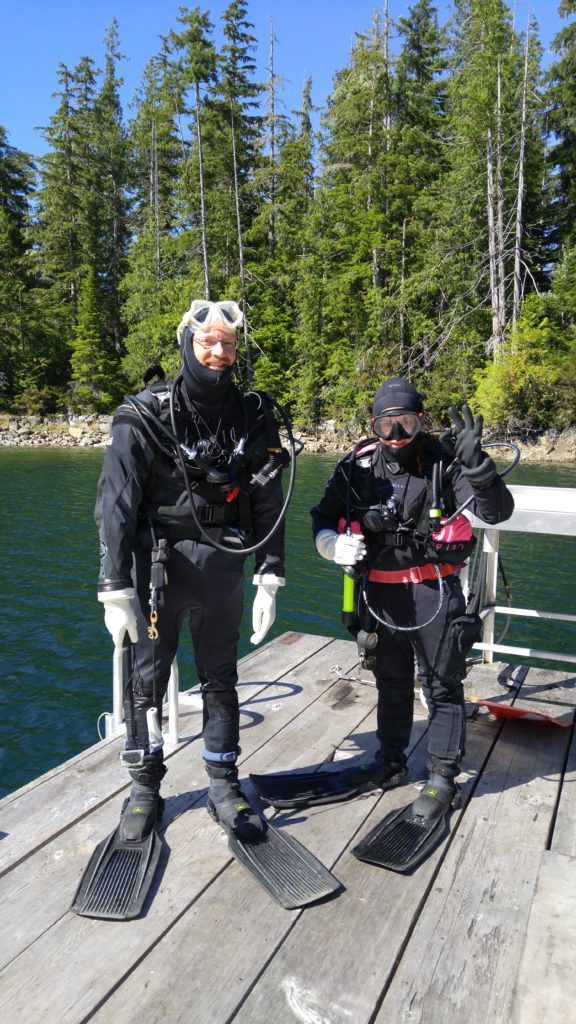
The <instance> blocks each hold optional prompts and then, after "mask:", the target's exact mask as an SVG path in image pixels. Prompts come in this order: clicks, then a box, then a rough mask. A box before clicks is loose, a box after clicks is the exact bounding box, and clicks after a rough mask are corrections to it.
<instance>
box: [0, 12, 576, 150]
mask: <svg viewBox="0 0 576 1024" xmlns="http://www.w3.org/2000/svg"><path fill="white" fill-rule="evenodd" d="M528 2H529V0H516V3H515V4H514V0H510V7H511V8H512V7H513V6H515V9H516V25H517V28H518V29H522V30H523V29H524V28H525V27H526V21H527V16H528ZM197 5H198V6H199V7H200V8H201V9H202V10H209V11H210V12H211V19H212V21H213V23H214V24H215V26H216V28H217V31H218V32H219V21H220V15H221V13H222V11H223V10H224V9H225V7H226V6H227V0H225V2H224V0H223V2H220V0H219V2H209V0H208V2H206V3H202V2H201V0H188V2H187V3H184V0H163V2H162V0H95V2H87V3H84V2H83V0H0V124H1V125H3V126H4V127H5V128H6V130H7V132H8V141H9V142H10V143H11V145H13V146H16V147H17V148H18V149H23V150H26V151H27V152H29V153H33V154H36V155H39V154H41V153H42V152H43V151H44V148H45V147H44V143H43V140H42V136H41V133H40V132H38V131H35V130H34V129H35V127H36V126H42V125H46V124H47V123H48V121H49V119H50V116H51V115H52V114H53V113H54V110H55V107H56V100H55V99H54V98H53V95H52V94H53V93H54V92H55V91H56V89H57V87H58V86H57V78H56V73H57V68H58V64H59V63H60V62H62V63H64V64H66V65H67V66H68V67H69V68H73V67H74V65H75V64H76V63H77V62H78V60H79V59H80V57H83V56H89V57H92V58H93V60H94V61H95V63H96V64H97V65H98V66H101V63H102V60H103V53H104V47H103V39H104V35H105V32H106V29H107V28H108V26H109V25H110V23H111V21H112V19H113V18H114V17H115V18H116V19H117V21H118V24H119V34H120V40H121V49H122V52H123V53H124V54H125V55H126V57H127V58H128V59H127V60H126V61H123V62H122V65H121V67H120V73H121V74H122V77H123V78H124V80H125V85H124V88H123V90H122V103H123V107H124V111H125V114H126V115H127V114H128V113H129V111H128V109H127V108H128V102H129V101H130V100H131V98H132V96H133V94H134V90H135V88H136V86H137V85H138V82H139V81H140V78H141V75H142V72H143V70H144V67H145V65H146V63H147V61H148V60H149V59H150V57H152V56H153V55H154V54H155V53H157V52H158V50H159V49H160V36H162V35H166V34H167V33H168V32H169V31H170V29H172V28H177V23H176V17H177V14H178V9H179V7H180V6H186V7H188V8H190V9H191V8H193V7H195V6H197ZM378 6H379V5H378V4H376V3H374V2H373V0H251V2H250V0H249V20H250V21H251V22H252V23H253V24H254V34H255V36H256V37H257V38H258V41H259V46H258V50H257V53H256V59H257V63H258V72H259V75H261V76H262V77H264V75H265V68H266V65H267V62H268V37H269V26H270V18H272V19H273V23H274V32H275V36H276V40H277V41H276V51H275V64H276V72H277V74H280V75H282V76H283V77H284V79H285V81H284V84H283V90H282V99H283V102H284V104H285V108H286V110H287V111H290V110H293V109H297V108H298V106H299V101H300V97H301V93H302V86H303V84H304V82H305V80H306V78H307V77H309V76H311V77H312V80H313V86H312V99H313V102H314V103H315V104H317V105H319V106H322V105H324V104H325V102H326V99H327V97H328V95H329V93H330V91H331V85H332V77H333V75H334V73H335V72H336V71H338V70H339V69H340V68H342V67H344V66H345V65H346V63H347V59H348V55H349V53H350V48H351V45H352V44H353V42H354V33H355V32H360V31H362V30H363V29H366V28H368V27H369V25H370V23H371V19H372V12H373V10H374V9H375V8H377V7H378ZM438 6H439V9H440V10H441V12H442V18H443V19H445V18H447V17H448V15H449V13H450V5H449V4H447V3H439V5H438ZM380 7H381V8H382V7H383V5H380ZM409 7H410V3H409V2H407V0H389V13H390V16H391V17H392V18H395V17H398V16H401V15H406V13H407V11H408V9H409ZM531 8H532V10H533V11H534V13H535V16H536V19H537V21H538V24H539V27H540V40H541V42H542V44H543V46H544V48H545V50H546V51H548V53H547V54H546V56H545V60H549V59H550V52H549V50H550V44H551V41H552V39H553V38H554V36H555V35H556V33H557V32H558V30H559V28H560V27H561V24H562V22H561V21H560V19H559V17H558V14H557V9H558V3H557V2H556V0H531ZM216 39H217V40H218V35H217V36H216Z"/></svg>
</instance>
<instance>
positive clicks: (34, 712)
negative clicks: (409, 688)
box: [0, 448, 576, 796]
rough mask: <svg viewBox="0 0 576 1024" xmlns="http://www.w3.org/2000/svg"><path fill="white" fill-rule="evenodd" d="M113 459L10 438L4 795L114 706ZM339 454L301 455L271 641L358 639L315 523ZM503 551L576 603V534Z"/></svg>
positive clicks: (1, 758) (550, 645)
mask: <svg viewBox="0 0 576 1024" xmlns="http://www.w3.org/2000/svg"><path fill="white" fill-rule="evenodd" d="M102 458H103V451H102V450H101V449H98V450H94V449H90V450H84V449H72V450H70V449H66V450H57V449H45V450H38V449H30V450H28V449H22V448H17V449H6V448H5V449H0V509H1V516H2V526H3V529H2V534H3V542H2V543H3V556H4V557H3V559H2V563H3V565H4V572H3V583H2V591H3V594H2V601H1V604H0V608H1V611H0V656H1V665H2V679H1V686H0V796H3V795H5V794H7V793H9V792H11V791H12V790H14V789H17V788H18V787H20V786H22V785H24V784H25V783H27V782H29V781H30V780H32V779H34V778H36V777H37V776H38V775H40V774H42V773H43V772H45V771H48V770H49V769H50V768H52V767H54V766H55V765H57V764H60V763H61V762H62V761H64V760H66V759H67V758H69V757H72V756H73V755H74V754H76V753H78V752H80V751H81V750H83V749H84V748H86V747H87V746H90V745H91V744H92V743H95V742H96V741H97V740H98V728H97V723H98V719H99V716H100V715H101V714H102V713H104V712H106V711H110V710H111V706H112V645H111V641H110V638H109V635H108V633H107V631H106V629H105V627H104V622H103V616H102V609H101V605H99V604H98V602H97V600H96V580H97V575H98V541H97V534H96V527H95V525H94V520H93V507H94V497H95V491H96V482H97V479H98V475H99V472H100V467H101V463H102ZM335 462H336V456H333V455H301V456H300V457H299V459H298V463H297V465H298V472H297V479H296V488H295V493H294V497H293V500H292V503H291V505H290V509H289V512H288V517H287V565H286V575H287V586H286V587H284V588H282V590H281V591H280V592H279V595H278V617H277V620H276V623H275V624H274V627H273V630H272V631H271V633H270V634H269V637H267V639H271V638H272V637H274V636H277V635H279V634H280V633H283V632H285V631H287V630H296V631H301V632H306V633H314V634H319V635H330V636H336V637H342V638H345V639H350V635H349V634H348V633H347V631H346V630H345V629H344V627H343V626H342V625H341V624H340V611H339V609H340V600H341V576H340V573H339V572H338V570H336V569H335V567H334V566H332V565H330V564H329V563H327V562H324V561H323V560H322V559H321V558H319V557H318V555H317V554H316V551H315V549H314V547H313V544H312V540H311V533H310V521H311V520H310V514H309V510H310V508H311V506H312V505H313V504H314V503H315V502H316V501H317V500H318V499H319V498H320V497H321V495H322V493H323V490H324V486H325V484H326V481H327V480H328V478H329V476H330V474H331V472H332V469H333V466H334V464H335ZM508 481H509V482H510V483H518V484H522V483H524V484H535V485H541V486H548V487H550V486H558V487H574V488H576V467H574V466H549V465H525V466H523V465H520V466H518V467H517V469H516V470H514V472H513V473H512V474H511V475H510V476H509V477H508ZM501 553H502V559H503V562H504V565H505V569H506V573H507V575H508V577H509V581H510V586H511V589H512V595H513V604H514V605H516V606H518V607H529V608H539V609H541V610H548V611H558V612H567V611H571V610H572V608H573V596H574V580H575V578H576V540H574V539H572V538H564V537H547V536H541V535H534V534H532V535H517V534H506V533H504V534H503V535H502V540H501ZM252 568H253V556H251V557H250V558H249V559H248V560H247V569H246V607H245V612H244V620H243V627H242V635H241V641H240V650H239V655H240V656H242V655H244V654H246V653H248V651H249V650H252V649H253V648H251V645H250V643H249V637H250V633H251V622H250V619H251V599H252V596H253V593H254V588H253V587H252V584H251V582H250V580H251V576H252ZM506 642H509V643H511V644H514V645H520V644H527V643H532V644H533V645H534V646H538V647H541V648H547V649H551V650H555V651H566V652H574V651H575V650H576V630H575V629H574V627H573V626H570V625H568V624H563V623H548V622H542V621H539V622H537V621H535V620H525V619H524V620H522V619H513V620H512V622H511V625H510V629H509V632H508V634H507V639H506ZM178 662H179V669H180V685H181V688H182V689H187V688H189V687H190V686H193V685H194V684H195V683H196V677H195V673H194V665H193V658H192V649H191V644H190V641H189V638H188V637H187V635H186V634H183V637H182V644H181V650H180V653H179V658H178ZM556 667H561V666H556ZM564 667H565V668H566V669H568V668H569V667H570V666H569V665H567V664H566V665H565V666H564Z"/></svg>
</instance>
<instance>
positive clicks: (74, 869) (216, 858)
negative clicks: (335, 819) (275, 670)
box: [0, 642, 365, 1022]
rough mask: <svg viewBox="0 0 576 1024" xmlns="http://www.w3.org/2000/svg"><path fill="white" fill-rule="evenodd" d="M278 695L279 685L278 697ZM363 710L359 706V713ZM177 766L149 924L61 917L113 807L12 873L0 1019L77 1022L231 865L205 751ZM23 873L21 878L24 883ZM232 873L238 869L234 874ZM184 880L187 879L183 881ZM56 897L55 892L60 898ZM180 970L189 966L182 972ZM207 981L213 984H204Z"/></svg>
mask: <svg viewBox="0 0 576 1024" xmlns="http://www.w3.org/2000/svg"><path fill="white" fill-rule="evenodd" d="M352 646H353V645H352ZM334 647H335V648H336V649H337V647H338V642H334ZM349 650H350V647H349V645H348V643H347V642H346V648H345V650H344V651H342V652H341V653H342V654H343V655H345V654H346V653H347V652H348V651H349ZM354 656H355V651H354ZM317 662H318V664H317V666H316V667H317V676H318V677H319V678H318V682H317V686H318V687H319V688H323V687H325V685H326V681H325V678H323V677H325V656H322V652H320V653H319V655H318V656H317ZM313 669H314V666H313V664H312V661H311V663H310V667H309V669H308V671H307V678H308V683H309V690H307V691H305V690H303V689H302V690H301V691H300V695H299V696H300V699H301V700H302V701H306V700H309V699H310V697H314V696H315V691H314V671H313ZM332 685H334V684H332ZM281 692H282V691H281V688H280V687H279V688H278V696H279V695H280V693H281ZM290 699H291V700H292V698H290ZM286 705H287V710H286V712H285V713H286V715H289V714H292V713H293V706H292V705H291V704H290V702H286ZM349 712H350V715H352V716H354V719H355V720H357V718H358V710H357V708H356V707H355V705H354V704H353V703H351V704H350V705H349ZM364 713H365V709H363V710H362V714H364ZM265 722H266V719H264V723H261V724H260V725H259V728H258V729H248V730H247V736H246V742H245V744H244V746H245V750H246V751H249V749H250V746H251V745H254V746H256V747H258V746H259V739H258V733H259V730H262V728H264V724H265ZM276 725H277V723H274V725H273V726H271V730H272V734H273V735H274V734H275V733H274V730H275V727H276ZM342 726H343V728H344V729H345V731H346V732H349V731H350V723H349V722H347V721H346V720H345V719H344V718H343V719H342ZM174 761H175V763H174V764H173V765H171V771H170V772H169V773H168V775H167V779H166V781H167V782H168V781H169V780H170V777H171V776H172V790H171V789H170V787H168V788H167V789H166V790H165V791H166V793H167V796H168V801H167V817H168V820H169V821H170V819H171V818H174V816H175V815H176V817H175V819H174V820H172V823H171V824H170V828H169V830H168V832H167V835H166V838H167V840H168V842H169V844H170V849H171V853H170V859H169V861H168V864H167V867H166V870H165V874H164V877H163V878H162V881H161V885H160V890H159V892H158V894H157V896H156V899H155V902H154V904H153V907H152V909H151V911H150V913H149V914H148V916H147V917H145V918H144V919H142V920H140V921H138V922H123V923H116V922H97V921H88V920H86V919H82V918H77V917H75V916H74V915H72V914H69V913H65V910H66V908H67V906H68V904H69V901H70V899H71V897H72V895H73V892H74V888H75V884H76V882H77V879H78V878H79V876H80V874H81V871H82V870H83V868H84V866H85V863H86V860H87V857H88V855H89V852H90V850H91V848H92V845H93V841H94V839H95V838H96V836H92V834H91V835H90V836H89V837H88V836H87V832H88V830H90V831H91V832H92V831H94V832H97V838H101V836H102V835H103V834H105V833H106V832H107V831H109V830H110V829H111V828H112V827H113V826H114V824H115V822H116V820H117V808H116V813H113V811H114V809H113V807H112V805H111V804H108V805H106V806H102V807H100V808H98V809H97V810H96V811H95V812H94V813H93V814H92V815H90V816H89V817H87V818H86V819H84V820H83V821H82V822H80V823H78V825H76V826H75V827H74V828H73V829H69V830H68V831H67V832H66V833H65V834H64V835H63V836H62V837H60V840H59V841H58V843H54V844H51V845H50V847H46V848H45V850H43V851H41V854H35V855H34V857H31V858H30V859H29V860H28V861H26V862H25V863H23V864H21V865H19V867H18V868H16V869H15V870H14V871H13V872H11V874H10V875H9V876H8V879H9V880H10V881H11V882H12V884H13V888H12V891H11V892H10V893H6V892H3V895H2V905H3V910H4V913H5V914H8V915H11V914H15V913H16V912H18V914H19V919H20V922H21V925H20V926H19V929H18V933H17V935H16V938H15V941H14V942H13V941H12V939H11V938H10V936H8V935H7V934H6V933H7V931H8V930H5V932H4V934H3V935H2V936H0V944H1V945H2V946H3V947H4V948H3V949H2V954H3V959H4V961H5V962H6V961H8V964H9V965H8V966H7V967H6V969H5V971H4V988H3V992H4V993H5V994H4V999H5V1003H4V1005H3V1007H2V1015H3V1019H5V1020H11V1019H12V1020H14V1021H16V1020H19V1019H21V1016H22V1014H23V1013H24V1012H26V1014H28V1015H29V1016H30V1015H32V1017H33V1015H34V1012H37V1013H38V1015H40V1013H42V1018H43V1021H44V1022H47V1021H51V1020H53V1021H61V1020H63V1019H65V1020H66V1021H70V1022H72V1021H75V1020H81V1019H82V1018H83V1016H85V1015H86V1013H89V1012H91V1011H92V1009H93V1007H94V1006H95V1005H96V1004H97V1003H98V1002H99V1001H100V1000H101V999H105V998H106V997H107V995H108V994H109V992H110V991H111V990H112V989H113V988H114V987H115V986H116V985H117V984H119V983H120V982H121V980H122V978H123V976H124V974H125V973H129V972H130V969H131V968H132V966H133V965H134V964H135V963H138V962H139V960H140V959H141V958H142V957H145V956H146V955H147V953H148V951H149V950H150V949H152V948H153V947H154V945H155V944H156V943H157V942H158V940H159V938H160V937H161V936H162V935H163V934H164V933H165V932H166V931H167V930H169V929H170V928H171V927H172V926H173V925H174V923H175V921H177V920H178V918H179V916H180V915H181V914H184V913H185V912H186V910H187V909H188V908H189V907H190V906H192V904H193V903H194V901H195V900H196V899H197V898H198V896H199V895H200V894H201V893H202V891H203V890H204V889H205V888H206V887H210V886H211V885H212V884H213V883H214V879H216V878H217V877H218V875H219V873H220V872H222V871H223V870H224V869H226V868H227V866H229V865H230V855H229V852H228V849H227V846H226V843H225V841H224V838H223V836H222V834H221V832H220V830H219V829H218V828H217V827H216V826H213V824H212V823H211V822H210V820H209V818H208V816H207V815H206V812H205V810H204V809H203V808H204V794H205V773H204V770H203V764H202V760H201V744H200V743H195V744H191V745H190V746H189V748H188V750H187V752H186V758H178V759H174ZM183 780H184V781H185V787H186V789H188V790H190V788H191V792H187V793H182V792H181V789H182V782H183ZM175 790H180V792H178V795H177V796H174V797H172V796H171V795H170V793H171V791H172V792H174V791H175ZM184 810H192V812H193V814H192V818H191V816H190V815H189V814H183V811H184ZM104 818H106V823H105V824H104ZM95 825H97V828H95V827H94V826H95ZM293 827H294V829H295V834H296V835H299V834H300V831H299V828H300V826H299V822H298V821H296V822H294V826H293ZM36 867H37V868H38V869H37V870H36ZM25 871H26V872H27V875H26V877H23V873H24V872H25ZM32 871H34V874H32ZM237 871H240V869H239V868H237ZM182 879H185V880H186V882H185V884H183V883H182ZM246 887H248V888H250V887H252V888H256V891H258V887H257V886H256V883H254V882H253V881H252V880H251V879H249V878H248V879H247V876H246V875H245V874H244V873H243V872H240V875H239V877H237V878H236V881H235V883H234V885H233V887H232V888H233V890H234V893H235V894H236V898H238V892H239V891H241V892H243V891H244V889H245V888H246ZM46 890H47V891H48V892H49V897H48V899H47V900H46V901H45V902H46V904H47V908H45V904H44V902H43V893H44V892H45V891H46ZM56 893H59V897H60V898H59V900H58V899H57V898H56V895H55V894H56ZM264 896H265V898H266V901H267V902H268V901H269V897H267V896H266V894H264ZM285 913H286V912H284V911H281V915H284V914H285ZM118 929H119V930H118ZM211 935H212V940H213V934H212V933H211ZM35 939H37V941H35ZM110 949H114V956H112V957H111V956H110V955H109V951H110ZM187 958H188V955H187ZM101 959H105V960H106V961H107V963H106V967H105V968H103V969H102V970H101V971H100V969H99V971H98V972H97V977H95V972H94V963H99V962H100V960H101ZM31 964H33V965H34V967H33V970H34V977H35V989H34V993H32V994H31V993H30V992H29V985H28V984H27V978H28V980H29V976H30V971H31V970H32V968H31ZM182 970H183V971H184V970H185V968H184V967H182ZM54 971H57V972H60V973H65V974H66V977H67V986H68V987H67V989H66V990H65V991H64V990H63V991H62V992H59V993H58V995H56V994H55V993H54V992H52V993H51V1001H50V1007H49V1008H46V1006H45V1004H46V999H45V992H46V990H47V987H48V986H49V984H50V978H51V977H53V975H54ZM206 983H207V984H209V978H207V979H206Z"/></svg>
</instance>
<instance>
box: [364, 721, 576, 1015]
mask: <svg viewBox="0 0 576 1024" xmlns="http://www.w3.org/2000/svg"><path fill="white" fill-rule="evenodd" d="M566 741H567V732H566V731H565V730H561V729H556V728H555V727H554V726H550V725H549V726H541V727H539V728H538V729H537V730H534V729H526V726H525V725H523V724H522V723H521V722H520V723H517V722H506V723H504V725H503V727H502V730H501V732H500V735H499V738H498V741H497V743H496V746H495V748H494V751H493V753H492V755H491V757H490V758H489V760H488V763H487V765H486V767H485V769H484V771H483V773H482V775H481V777H480V779H479V782H478V786H477V788H476V791H475V793H474V798H473V799H472V800H471V801H470V804H469V805H468V807H467V809H466V813H465V815H464V816H463V819H462V821H461V822H460V825H459V827H458V830H457V832H456V834H455V837H454V841H453V842H452V844H451V846H450V848H449V850H448V854H447V856H446V859H445V861H444V863H443V865H442V868H441V870H440V871H439V873H438V876H437V878H436V879H435V880H434V885H433V887H432V889H431V891H430V894H429V896H428V899H427V901H426V905H425V907H424V908H423V910H422V913H421V914H420V916H419V918H418V921H417V922H416V925H415V928H414V930H413V933H412V934H411V935H410V938H409V942H408V944H407V947H406V949H405V951H404V953H403V956H402V960H401V962H400V964H399V967H398V970H397V971H396V973H395V975H394V977H393V979H392V981H391V984H390V987H389V988H387V989H384V992H383V1002H382V1005H381V1009H380V1013H379V1015H378V1016H377V1018H376V1024H384V1022H388V1021H391V1020H405V1019H408V1015H409V1019H410V1021H411V1022H413V1024H417V1022H425V1024H443V1022H444V1021H446V1019H451V1020H454V1021H463V1022H464V1021H466V1024H485V1022H486V1021H490V1024H509V1022H510V1020H511V1013H512V996H513V989H514V979H515V978H516V973H517V970H518V966H519V961H520V957H521V952H522V946H523V939H524V935H525V933H526V928H527V923H528V918H529V915H530V908H531V903H532V898H533V894H534V891H535V887H536V880H537V876H538V870H539V866H540V861H541V857H542V852H543V850H544V849H545V846H546V841H547V837H548V831H549V828H550V823H551V820H552V816H553V813H554V807H555V802H556V795H557V790H558V786H559V781H560V777H561V771H562V763H563V759H564V755H565V750H566Z"/></svg>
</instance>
